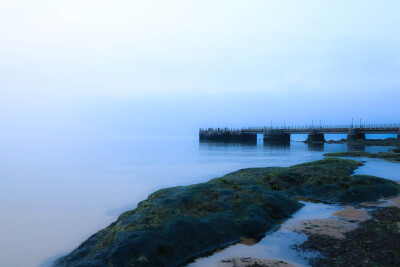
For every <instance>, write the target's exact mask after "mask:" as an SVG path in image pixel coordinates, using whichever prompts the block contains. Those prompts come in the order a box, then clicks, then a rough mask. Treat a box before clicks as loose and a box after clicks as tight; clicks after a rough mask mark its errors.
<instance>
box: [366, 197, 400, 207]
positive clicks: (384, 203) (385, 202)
mask: <svg viewBox="0 0 400 267" xmlns="http://www.w3.org/2000/svg"><path fill="white" fill-rule="evenodd" d="M360 205H361V206H364V207H391V206H393V207H398V208H400V197H392V198H386V199H382V200H380V201H377V202H363V203H361V204H360Z"/></svg>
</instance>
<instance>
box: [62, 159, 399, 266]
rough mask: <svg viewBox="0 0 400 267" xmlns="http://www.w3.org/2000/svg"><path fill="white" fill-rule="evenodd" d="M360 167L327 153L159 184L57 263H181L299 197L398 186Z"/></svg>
mask: <svg viewBox="0 0 400 267" xmlns="http://www.w3.org/2000/svg"><path fill="white" fill-rule="evenodd" d="M359 166H360V163H359V162H356V161H353V160H343V159H328V158H327V159H324V160H320V161H315V162H308V163H304V164H299V165H294V166H291V167H287V168H279V167H270V168H252V169H244V170H239V171H236V172H233V173H230V174H227V175H225V176H223V177H221V178H215V179H212V180H210V181H209V182H206V183H201V184H196V185H191V186H182V187H173V188H167V189H163V190H159V191H157V192H155V193H153V194H151V195H150V196H149V198H148V199H147V200H145V201H142V202H141V203H139V205H138V208H136V209H135V210H132V211H128V212H125V213H123V214H121V216H120V217H119V218H118V220H117V221H116V222H114V223H112V224H111V225H110V226H109V227H107V228H105V229H103V230H101V231H99V232H98V233H96V234H94V235H92V237H90V238H89V239H88V240H87V241H85V242H84V243H82V244H81V246H79V247H78V248H77V249H76V250H74V251H73V252H71V253H70V254H68V255H67V256H65V257H62V258H60V259H58V260H57V261H56V263H55V265H56V266H79V265H91V266H102V265H105V264H112V265H114V266H120V265H124V264H133V265H135V266H156V265H169V266H178V265H180V264H182V263H183V262H187V261H188V260H189V259H190V258H193V257H197V256H199V255H200V254H204V253H205V252H207V251H209V252H211V251H213V250H215V249H216V248H218V247H221V246H226V245H229V244H233V243H236V242H238V241H239V240H240V238H242V237H257V236H260V235H263V234H265V232H267V231H268V230H269V229H272V227H274V226H275V225H276V224H277V223H279V222H280V221H283V220H285V219H287V218H289V217H290V216H291V215H292V214H293V213H294V212H295V211H296V210H298V209H299V208H300V207H301V204H300V203H299V202H297V201H295V200H294V198H293V197H294V196H302V197H308V198H313V199H315V200H324V201H328V202H332V203H335V202H340V203H353V202H361V201H368V200H373V199H377V198H380V197H382V196H391V195H397V194H398V193H399V186H398V185H397V184H395V183H394V182H392V181H389V180H386V179H382V178H377V177H372V176H365V175H352V174H353V172H354V170H355V169H356V168H358V167H359ZM322 177H323V179H321V178H322ZM365 181H367V183H366V184H365V183H364V182H365ZM366 192H369V193H370V192H373V194H372V195H371V194H365V193H366ZM285 203H286V204H285ZM135 251H136V252H135Z"/></svg>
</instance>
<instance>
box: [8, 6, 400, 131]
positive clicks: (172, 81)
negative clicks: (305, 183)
mask: <svg viewBox="0 0 400 267" xmlns="http://www.w3.org/2000/svg"><path fill="white" fill-rule="evenodd" d="M399 11H400V1H397V0H393V1H382V0H380V1H366V0H362V1H337V0H335V1H319V0H318V1H282V0H280V1H233V0H229V1H216V0H212V1H208V0H202V1H149V0H146V1H132V0H130V1H116V0H114V1H100V0H96V1H94V0H80V1H75V0H68V1H43V0H36V1H28V0H27V1H22V0H14V1H3V2H2V3H1V4H0V122H1V124H2V126H1V133H0V135H62V136H70V135H84V136H86V135H97V136H143V135H151V136H165V135H181V136H189V135H195V134H196V133H197V128H198V127H207V126H232V127H240V126H261V125H269V124H270V121H271V120H273V123H274V124H275V125H278V124H283V121H284V120H286V124H309V123H310V121H311V119H314V121H319V120H322V122H323V123H342V122H343V123H348V122H350V121H351V117H354V118H355V120H357V121H358V119H359V118H360V117H361V118H363V121H364V122H365V123H374V122H382V123H390V122H397V123H400V116H399V114H400V16H399Z"/></svg>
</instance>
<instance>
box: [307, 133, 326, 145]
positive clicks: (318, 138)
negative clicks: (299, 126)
mask: <svg viewBox="0 0 400 267" xmlns="http://www.w3.org/2000/svg"><path fill="white" fill-rule="evenodd" d="M311 142H318V143H324V142H325V137H324V134H322V133H319V132H317V131H315V130H310V131H309V132H308V137H307V140H306V143H311Z"/></svg>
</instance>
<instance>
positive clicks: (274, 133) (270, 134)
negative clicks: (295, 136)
mask: <svg viewBox="0 0 400 267" xmlns="http://www.w3.org/2000/svg"><path fill="white" fill-rule="evenodd" d="M264 142H277V143H285V142H290V134H288V133H283V132H282V131H281V130H267V131H266V132H265V133H264Z"/></svg>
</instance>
